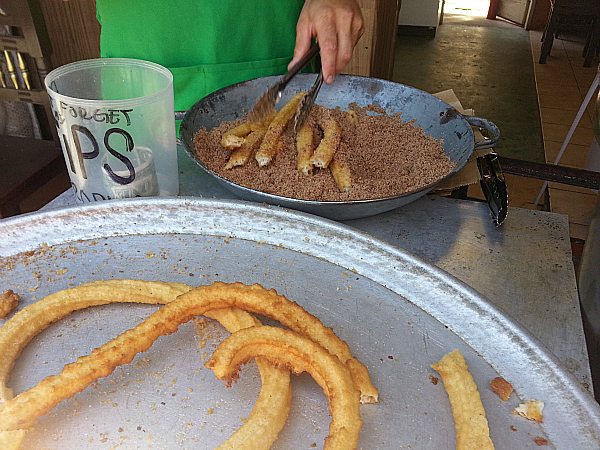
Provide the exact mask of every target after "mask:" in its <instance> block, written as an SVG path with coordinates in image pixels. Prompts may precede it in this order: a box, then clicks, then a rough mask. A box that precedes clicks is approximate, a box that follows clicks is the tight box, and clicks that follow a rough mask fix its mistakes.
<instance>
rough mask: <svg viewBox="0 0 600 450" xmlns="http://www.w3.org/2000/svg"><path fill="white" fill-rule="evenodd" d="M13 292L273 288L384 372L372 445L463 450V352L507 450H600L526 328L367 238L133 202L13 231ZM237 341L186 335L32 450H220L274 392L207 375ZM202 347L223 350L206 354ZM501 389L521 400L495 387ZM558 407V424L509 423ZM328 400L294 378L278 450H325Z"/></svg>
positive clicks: (9, 231) (28, 218)
mask: <svg viewBox="0 0 600 450" xmlns="http://www.w3.org/2000/svg"><path fill="white" fill-rule="evenodd" d="M0 258H1V259H0V261H1V262H0V264H1V266H2V270H1V271H0V291H3V290H5V289H13V290H15V291H16V292H18V293H19V294H21V295H22V296H23V304H22V305H21V307H22V306H25V305H26V304H30V303H32V302H34V301H36V300H38V299H40V298H42V297H43V296H45V295H46V294H49V293H51V292H55V291H57V290H59V289H63V288H67V287H69V286H72V285H77V284H79V283H82V282H86V281H91V280H98V279H106V278H142V279H154V280H171V281H179V282H186V283H189V284H193V285H198V284H205V283H210V282H213V281H216V280H221V281H242V282H245V283H254V282H258V283H261V284H263V285H264V286H266V287H269V288H276V289H277V290H278V291H279V292H281V293H282V294H284V295H286V296H288V297H289V298H291V299H293V300H295V301H297V302H298V303H300V304H301V305H303V306H304V307H305V308H306V309H308V310H309V311H311V312H312V313H314V314H316V315H317V316H318V317H320V318H321V320H322V321H323V322H324V323H325V324H327V325H328V326H331V327H333V329H334V330H335V332H336V333H337V334H338V335H339V336H341V337H342V338H343V339H345V340H346V341H348V343H349V344H350V347H351V348H352V350H353V352H354V353H355V354H356V355H357V356H358V357H359V358H360V359H361V360H362V361H363V362H365V363H366V365H367V366H368V367H369V369H370V371H371V374H372V376H373V379H374V381H375V383H376V384H377V385H378V387H379V388H380V392H381V403H379V404H378V405H364V406H363V407H362V409H361V413H362V416H363V420H364V427H363V431H362V434H361V446H362V448H365V449H374V448H377V449H384V448H390V449H391V448H393V449H435V450H440V449H453V448H454V439H455V437H454V436H455V435H454V423H453V419H452V414H451V411H450V406H449V403H448V399H447V396H446V393H445V391H444V388H443V386H442V384H441V383H438V384H437V385H434V384H433V383H432V381H431V378H430V375H435V372H433V371H432V370H431V369H430V365H431V364H432V363H433V362H435V361H437V360H438V359H439V358H440V357H441V356H442V355H443V354H445V353H446V352H448V351H450V350H452V349H454V348H459V349H460V350H461V351H462V352H463V353H464V355H465V357H466V359H467V362H468V364H469V367H470V370H471V372H472V373H473V375H474V377H475V380H476V382H477V383H478V385H479V388H480V392H481V397H482V401H483V403H484V406H485V408H486V410H487V414H488V418H489V422H490V427H491V435H492V439H493V440H494V443H495V445H496V448H497V449H511V450H512V449H517V448H518V449H539V447H538V445H536V443H535V442H534V438H535V437H536V436H542V437H546V438H548V439H549V441H550V445H549V446H548V447H546V448H559V449H590V448H598V447H599V442H600V441H599V436H600V411H599V408H598V406H597V404H596V403H595V402H594V401H593V399H592V397H591V396H590V395H589V394H588V393H587V392H586V391H584V390H583V389H582V388H581V387H580V386H579V385H578V383H577V382H576V381H575V380H574V379H573V378H572V377H571V376H570V375H569V374H568V372H567V371H565V370H564V368H563V367H562V366H560V364H559V363H557V361H556V359H555V358H554V357H553V356H551V355H550V354H549V353H548V352H547V351H546V350H544V349H543V348H542V347H541V346H540V345H539V344H538V343H537V342H536V341H535V340H534V339H533V338H532V337H530V336H529V335H528V334H527V333H526V332H525V331H524V330H523V329H521V328H519V327H518V326H517V325H515V324H514V323H513V322H511V321H510V320H508V319H507V318H506V317H505V316H504V315H503V314H502V313H501V312H499V311H498V310H497V309H495V308H494V307H492V306H491V305H490V304H489V303H488V302H487V301H486V300H485V299H484V298H482V297H481V296H480V295H479V294H478V293H476V292H475V291H473V290H472V289H470V288H469V287H468V286H465V285H464V284H462V283H461V282H459V281H457V280H456V279H455V278H453V277H451V276H450V275H448V274H447V273H445V272H443V271H441V270H439V269H437V268H435V267H433V266H431V265H428V264H425V263H423V262H422V261H420V260H419V259H417V258H415V257H414V256H412V255H410V254H408V253H407V252H404V251H403V250H401V249H397V248H393V247H391V246H389V245H386V244H384V243H382V242H380V241H377V240H375V239H373V238H372V237H370V236H368V235H365V234H362V233H360V232H357V231H356V230H354V229H352V228H349V227H346V226H343V225H340V224H337V223H335V222H331V221H328V220H326V219H321V218H318V217H315V216H312V215H307V214H303V213H298V212H291V211H289V210H286V209H281V208H278V207H272V206H259V205H256V204H249V203H243V202H233V201H209V200H198V199H185V198H183V199H132V200H124V201H115V202H102V203H97V204H93V205H88V206H85V207H76V208H69V209H62V210H55V211H49V212H45V213H36V214H31V215H24V216H21V217H17V218H14V219H7V220H3V221H0ZM153 310H154V307H151V306H140V305H108V306H103V307H96V308H91V309H89V310H84V311H81V312H77V313H75V314H73V315H72V316H70V317H69V318H67V319H64V320H62V321H59V322H57V323H56V324H53V325H52V326H51V327H50V328H48V329H47V330H46V331H45V332H43V333H42V334H41V335H40V336H39V337H37V338H36V339H34V341H32V343H31V344H30V345H29V346H28V347H27V348H26V350H25V351H24V352H23V354H22V356H21V358H20V359H19V361H18V362H17V365H16V367H15V370H14V373H13V376H12V377H11V379H10V386H11V387H12V388H13V389H14V390H15V391H16V392H21V391H22V390H24V389H26V388H28V387H30V386H32V385H34V384H35V383H37V382H38V381H39V380H40V379H41V378H43V377H44V376H47V375H50V374H54V373H57V372H58V371H59V370H60V369H61V368H62V366H63V365H64V364H66V363H68V362H70V361H73V360H74V359H75V358H76V357H77V356H79V355H82V354H86V353H88V352H89V351H90V350H91V349H93V348H94V347H96V346H98V345H100V344H102V343H103V342H105V341H107V340H109V339H110V338H112V337H114V336H116V335H117V334H118V333H119V332H121V331H122V330H124V329H126V328H128V327H131V326H133V325H135V324H136V323H138V322H139V321H141V320H142V319H143V318H144V317H146V316H147V315H149V314H150V312H151V311H153ZM225 335H226V333H225V332H224V331H223V330H222V329H221V328H220V327H219V326H218V325H216V324H214V323H211V325H209V327H208V329H207V330H204V331H203V332H199V331H198V330H197V327H196V324H194V323H189V324H186V325H183V326H182V327H181V328H180V330H179V331H178V332H177V333H175V334H173V335H170V336H166V337H163V338H160V339H159V340H158V341H157V342H156V343H155V344H154V345H153V346H152V347H151V348H150V350H149V351H148V352H146V353H144V354H140V355H138V357H136V358H135V359H134V361H133V362H132V363H131V364H129V365H127V366H123V367H121V368H118V369H117V370H116V371H115V372H114V373H113V374H112V375H111V376H109V377H107V378H106V379H102V380H99V381H98V382H97V383H95V384H94V385H93V386H91V387H90V388H88V389H87V390H85V391H84V392H82V393H80V394H79V395H77V396H75V397H74V398H73V399H70V400H67V401H65V402H64V403H62V404H61V405H59V406H58V407H57V408H55V410H53V411H52V412H51V413H50V414H49V415H48V416H46V417H43V418H42V419H41V420H40V421H39V424H38V425H37V427H36V429H35V430H34V431H32V432H31V433H29V435H28V437H27V443H26V444H27V445H26V446H25V448H44V449H68V448H81V447H82V445H85V447H86V448H88V449H95V448H119V449H124V448H127V449H130V448H131V449H133V448H140V449H141V448H160V449H163V448H164V449H167V448H168V449H170V448H192V447H193V448H213V447H214V446H216V445H218V444H219V443H220V442H222V441H223V440H224V439H226V437H227V436H228V435H230V434H231V433H232V432H233V431H234V430H235V429H236V428H238V427H239V426H240V425H241V423H242V421H243V418H244V417H247V415H248V413H249V411H250V410H251V408H252V405H253V403H254V401H255V398H256V395H257V392H258V389H259V380H258V375H257V371H256V369H255V367H254V364H253V363H250V364H249V365H248V366H246V367H245V368H244V369H243V374H242V377H241V378H240V380H239V381H238V383H237V384H236V385H234V387H233V388H231V389H227V388H226V387H225V386H224V385H223V384H222V383H221V382H219V381H217V380H216V379H215V377H214V376H213V375H212V373H211V372H210V371H208V370H207V369H205V368H204V367H203V361H204V360H205V359H206V357H207V356H208V355H210V353H211V351H212V349H214V348H215V346H216V345H217V344H218V342H219V341H220V340H221V339H222V338H223V337H224V336H225ZM204 339H207V342H206V344H204V342H203V341H204ZM498 374H499V375H501V376H503V377H505V378H506V379H508V380H509V381H511V382H512V383H513V385H514V387H515V389H516V393H517V395H515V396H513V397H512V398H511V399H510V400H509V401H507V402H502V401H500V400H499V398H498V397H497V396H496V395H495V394H494V393H492V392H491V391H490V390H489V389H488V388H487V385H488V383H489V381H490V380H491V379H492V378H493V377H495V376H497V375H498ZM525 399H539V400H543V401H544V402H545V403H546V408H545V410H544V423H543V424H542V425H536V424H534V423H532V422H528V421H526V420H525V419H523V418H520V417H517V416H515V415H513V414H511V410H512V408H514V407H515V406H516V405H517V404H518V403H519V402H520V401H522V400H525ZM328 424H329V416H328V410H327V403H326V400H325V398H324V396H323V394H322V393H321V392H320V390H319V388H318V387H317V386H316V385H315V384H314V383H313V382H312V380H311V379H310V378H309V377H308V376H300V377H298V378H296V379H295V380H294V398H293V407H292V412H291V416H290V418H289V420H288V423H287V426H286V427H285V429H284V431H283V432H282V435H281V437H280V439H279V440H278V442H277V444H276V446H275V447H276V448H281V449H283V448H286V449H287V448H310V447H311V446H312V445H313V444H316V446H317V447H321V445H322V442H323V438H324V436H325V435H326V434H327V429H328Z"/></svg>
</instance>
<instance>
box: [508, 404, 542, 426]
mask: <svg viewBox="0 0 600 450" xmlns="http://www.w3.org/2000/svg"><path fill="white" fill-rule="evenodd" d="M543 409H544V402H542V401H540V400H527V401H526V402H525V403H521V404H520V405H519V406H517V407H516V408H515V409H513V414H516V415H518V416H521V417H525V418H526V419H527V420H533V421H534V422H537V423H541V422H543V421H544V416H543V415H542V411H543Z"/></svg>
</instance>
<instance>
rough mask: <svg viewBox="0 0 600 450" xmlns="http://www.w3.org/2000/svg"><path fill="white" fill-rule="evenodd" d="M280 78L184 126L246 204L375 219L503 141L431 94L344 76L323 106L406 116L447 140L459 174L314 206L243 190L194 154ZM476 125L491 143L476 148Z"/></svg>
mask: <svg viewBox="0 0 600 450" xmlns="http://www.w3.org/2000/svg"><path fill="white" fill-rule="evenodd" d="M315 76H316V75H314V74H302V75H298V76H297V77H296V78H295V79H294V80H293V81H292V82H290V84H289V85H288V87H287V89H286V94H285V95H284V98H283V99H282V101H283V102H286V101H287V100H288V99H289V98H290V97H291V96H292V95H293V93H295V92H298V91H301V90H306V89H308V88H309V87H310V86H311V85H312V83H313V81H314V78H315ZM277 79H278V77H265V78H257V79H255V80H250V81H245V82H242V83H238V84H234V85H232V86H228V87H226V88H223V89H221V90H219V91H216V92H214V93H212V94H210V95H208V96H207V97H204V98H203V99H202V100H200V101H198V102H197V103H196V104H195V105H194V106H193V107H192V108H191V109H190V110H189V111H188V112H187V113H186V114H185V116H184V118H183V122H182V124H181V128H180V130H181V139H182V141H183V143H184V145H185V149H186V151H187V153H188V154H189V155H190V157H191V158H192V159H194V160H195V161H196V162H197V163H198V165H199V166H200V167H202V168H203V169H204V170H205V171H207V172H208V173H210V174H211V175H213V176H214V177H215V178H216V179H217V180H218V181H219V182H220V183H221V184H222V185H223V186H224V187H225V188H226V189H228V190H229V191H231V192H233V193H234V194H235V195H237V196H239V197H240V198H242V199H245V200H250V201H257V202H265V203H270V204H275V205H280V206H284V207H288V208H293V209H297V210H301V211H305V212H310V213H313V214H317V215H320V216H324V217H328V218H330V219H334V220H349V219H357V218H360V217H367V216H372V215H375V214H379V213H382V212H385V211H389V210H391V209H395V208H398V207H400V206H403V205H406V204H407V203H410V202H412V201H414V200H416V199H418V198H419V197H422V196H423V195H425V194H426V193H428V192H429V191H431V190H432V189H433V188H434V187H435V186H436V185H438V184H439V183H441V182H442V181H443V180H445V179H446V178H448V177H450V176H452V175H454V174H455V173H457V172H458V171H460V170H461V169H462V168H463V167H464V165H465V164H466V163H467V161H468V159H469V157H470V156H471V155H472V153H473V150H474V149H475V148H486V147H493V146H494V145H495V144H496V142H497V141H498V139H499V137H500V132H499V130H498V127H497V126H496V125H495V124H493V123H492V122H490V121H488V120H485V119H482V118H479V117H466V116H463V115H461V114H459V113H458V112H457V111H456V110H455V109H454V108H452V107H451V106H449V105H448V104H447V103H444V102H442V101H441V100H439V99H438V98H436V97H434V96H433V95H431V94H428V93H427V92H424V91H421V90H419V89H415V88H413V87H410V86H406V85H403V84H399V83H393V82H391V81H386V80H379V79H375V78H365V77H358V76H350V75H340V76H338V77H337V78H336V80H335V83H333V84H332V85H324V86H323V87H322V88H321V91H320V92H319V96H318V97H317V103H318V104H320V105H323V106H325V107H329V108H335V107H340V108H342V109H345V108H347V107H348V105H349V104H350V103H353V102H355V103H356V104H358V105H360V106H369V105H378V106H380V107H381V108H383V109H384V110H385V111H386V112H387V113H388V114H395V113H398V112H401V113H402V118H403V120H407V121H408V120H414V121H415V123H416V124H417V125H419V126H420V127H421V128H423V129H424V130H425V132H426V133H427V134H428V135H431V136H433V137H434V138H436V139H443V140H444V151H445V152H446V154H447V155H448V157H449V158H450V159H451V160H452V161H453V162H454V163H455V167H454V170H452V172H450V174H448V175H447V176H446V177H443V178H440V179H439V180H437V181H435V182H434V183H431V184H428V185H427V186H424V187H422V188H420V189H417V190H413V191H410V192H407V193H405V194H403V195H399V196H394V197H386V198H379V199H374V200H359V201H311V200H300V199H294V198H288V197H282V196H279V195H273V194H268V193H266V192H261V191H257V190H255V189H250V188H247V187H244V186H241V185H239V184H236V183H234V182H232V181H230V180H227V179H226V178H223V177H221V176H220V175H218V174H216V173H215V172H213V171H211V170H209V169H208V168H207V167H206V166H205V165H204V163H203V162H202V161H201V160H200V159H199V158H198V157H197V155H196V153H195V151H194V134H195V133H196V132H197V131H198V130H199V129H201V128H205V129H208V130H210V129H212V128H214V127H216V126H218V125H219V124H220V123H221V122H223V121H226V120H234V119H238V118H240V117H242V116H244V115H245V114H246V113H247V112H248V111H249V110H250V108H252V106H253V105H254V103H255V102H256V100H257V99H258V98H259V97H260V96H261V95H262V94H263V93H264V92H265V90H266V89H267V88H268V87H270V86H271V85H272V84H273V83H274V82H275V81H276V80H277ZM471 126H475V127H480V128H482V129H483V130H484V133H483V134H484V135H486V136H488V138H486V139H485V140H484V141H482V142H478V143H477V144H475V140H474V137H473V130H472V128H471Z"/></svg>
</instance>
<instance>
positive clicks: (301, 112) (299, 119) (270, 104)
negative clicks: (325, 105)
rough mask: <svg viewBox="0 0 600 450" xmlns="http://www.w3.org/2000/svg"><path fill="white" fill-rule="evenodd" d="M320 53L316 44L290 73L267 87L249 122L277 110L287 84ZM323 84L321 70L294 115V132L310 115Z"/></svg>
mask: <svg viewBox="0 0 600 450" xmlns="http://www.w3.org/2000/svg"><path fill="white" fill-rule="evenodd" d="M317 53H319V44H314V45H313V46H312V47H311V48H310V50H309V51H308V52H306V54H305V55H304V56H303V57H302V58H301V59H300V60H299V61H298V62H297V63H296V64H294V65H293V66H292V67H291V68H290V70H289V71H288V73H286V74H285V75H284V76H282V77H281V79H280V80H279V81H278V82H277V83H275V84H274V85H273V86H271V87H270V88H269V89H267V92H265V93H264V94H263V95H262V96H261V97H260V98H259V99H258V101H257V102H256V103H255V105H254V107H253V108H252V109H251V110H250V112H249V113H248V121H249V122H261V121H262V120H263V119H264V118H265V117H267V116H268V115H269V114H272V113H273V111H274V110H275V105H277V103H278V102H279V101H280V100H281V97H282V94H283V90H284V89H285V87H286V86H287V84H288V83H289V82H290V81H291V80H292V78H294V77H295V76H296V74H298V72H300V70H302V69H303V68H304V67H305V66H306V65H307V64H308V63H309V62H310V60H311V59H312V58H313V57H314V56H315V55H316V54H317ZM322 84H323V72H322V71H321V72H319V75H318V76H317V79H316V80H315V82H314V84H313V85H312V87H311V88H310V89H309V90H308V93H307V95H306V96H305V97H304V99H303V100H302V101H301V102H300V104H299V105H298V110H297V111H296V114H295V116H294V132H297V131H298V129H299V128H300V127H301V126H302V123H303V122H304V120H305V119H306V117H307V116H308V112H309V111H310V109H311V108H312V106H313V104H314V103H315V98H316V96H317V94H318V93H319V89H320V88H321V85H322Z"/></svg>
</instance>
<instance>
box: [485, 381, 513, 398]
mask: <svg viewBox="0 0 600 450" xmlns="http://www.w3.org/2000/svg"><path fill="white" fill-rule="evenodd" d="M490 389H491V390H492V391H494V392H495V393H496V395H498V397H500V399H501V400H502V401H506V400H508V398H509V397H510V394H512V392H513V387H512V384H510V383H509V382H508V381H506V380H505V379H504V378H502V377H496V378H494V379H493V380H492V381H490Z"/></svg>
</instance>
